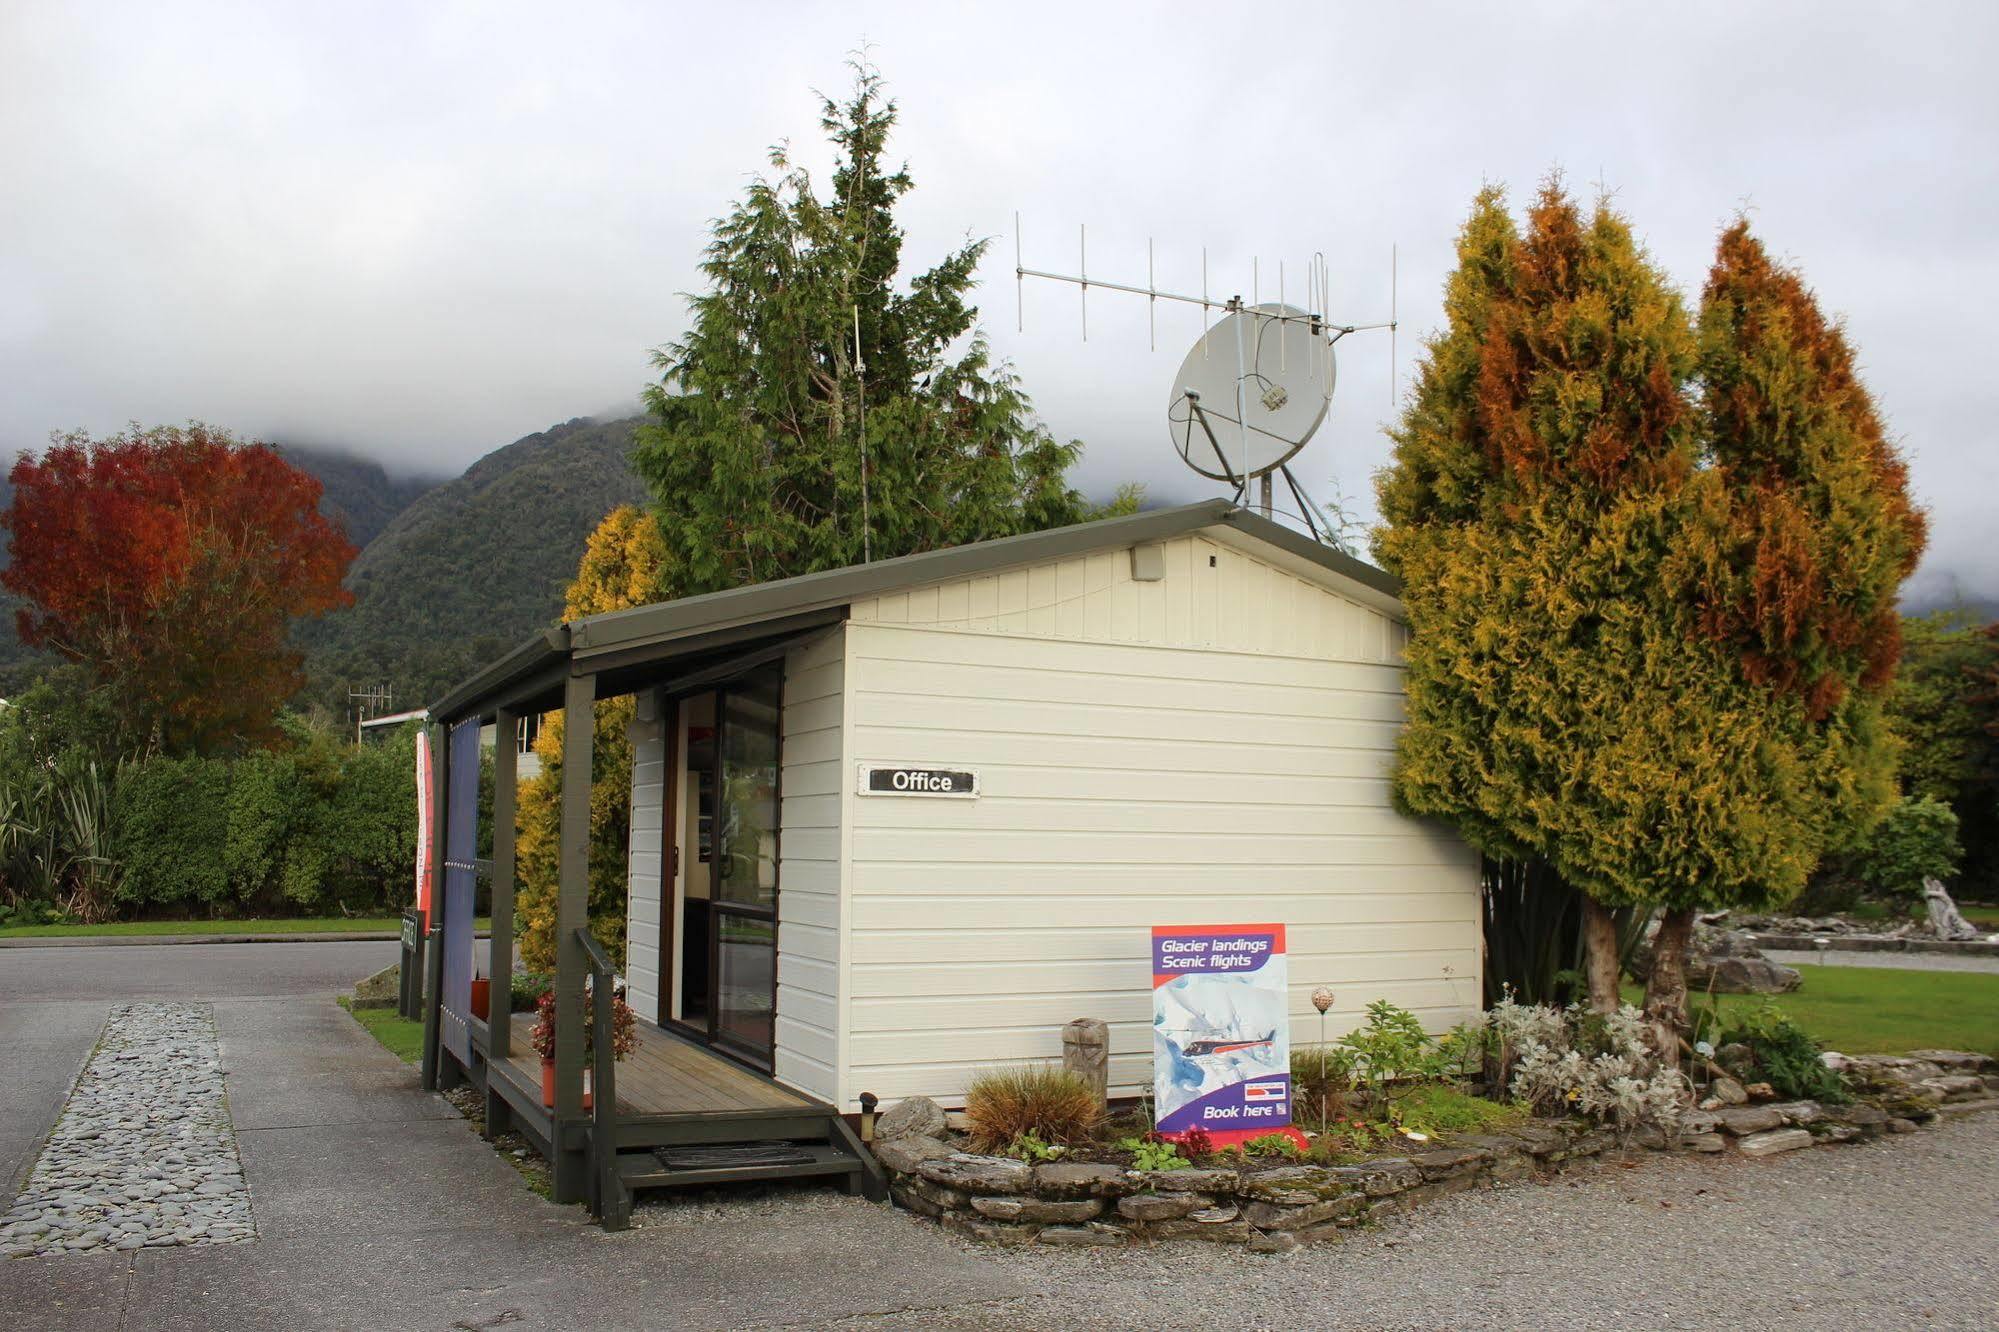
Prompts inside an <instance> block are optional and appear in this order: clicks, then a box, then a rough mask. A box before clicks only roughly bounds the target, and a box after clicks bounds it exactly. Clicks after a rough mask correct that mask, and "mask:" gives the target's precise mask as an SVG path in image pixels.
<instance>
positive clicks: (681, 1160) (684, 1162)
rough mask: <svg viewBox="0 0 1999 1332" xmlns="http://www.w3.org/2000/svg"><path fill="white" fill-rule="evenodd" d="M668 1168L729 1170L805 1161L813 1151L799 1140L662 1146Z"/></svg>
mask: <svg viewBox="0 0 1999 1332" xmlns="http://www.w3.org/2000/svg"><path fill="white" fill-rule="evenodd" d="M653 1155H654V1156H657V1157H658V1158H659V1163H660V1164H661V1165H663V1166H665V1167H666V1168H667V1169H668V1170H727V1169H731V1168H735V1167H742V1166H779V1165H805V1164H807V1163H809V1162H810V1161H811V1160H812V1151H811V1149H810V1148H808V1147H801V1146H799V1145H798V1144H797V1143H795V1142H723V1143H715V1144H713V1145H711V1146H705V1147H658V1148H655V1149H654V1150H653Z"/></svg>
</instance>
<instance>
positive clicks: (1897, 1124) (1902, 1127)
mask: <svg viewBox="0 0 1999 1332" xmlns="http://www.w3.org/2000/svg"><path fill="white" fill-rule="evenodd" d="M1888 1131H1889V1132H1890V1133H1914V1132H1915V1131H1916V1121H1915V1120H1913V1119H1901V1118H1894V1119H1890V1120H1889V1121H1888Z"/></svg>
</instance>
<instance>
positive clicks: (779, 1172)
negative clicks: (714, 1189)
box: [618, 1142, 866, 1189]
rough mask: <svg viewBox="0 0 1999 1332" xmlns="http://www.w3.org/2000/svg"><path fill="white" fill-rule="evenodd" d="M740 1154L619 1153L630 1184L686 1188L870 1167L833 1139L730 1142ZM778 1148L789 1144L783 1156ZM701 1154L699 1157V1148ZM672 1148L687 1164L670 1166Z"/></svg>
mask: <svg viewBox="0 0 1999 1332" xmlns="http://www.w3.org/2000/svg"><path fill="white" fill-rule="evenodd" d="M717 1146H718V1147H739V1148H741V1149H742V1151H741V1152H740V1153H735V1154H730V1155H723V1154H721V1153H719V1152H718V1151H717V1147H702V1148H699V1149H688V1148H669V1149H665V1150H662V1151H660V1152H657V1153H655V1152H620V1153H618V1178H619V1179H620V1180H621V1181H622V1182H623V1183H624V1185H625V1187H626V1188H628V1189H686V1188H700V1187H703V1186H705V1185H709V1184H738V1183H744V1182H748V1181H752V1180H759V1179H809V1178H813V1177H824V1176H835V1175H848V1176H851V1175H853V1174H854V1173H855V1172H856V1171H860V1170H865V1169H866V1167H865V1166H864V1165H863V1164H862V1162H861V1161H860V1159H859V1158H858V1157H856V1156H854V1155H853V1154H852V1153H850V1152H846V1151H843V1150H841V1149H840V1148H838V1147H835V1146H832V1145H831V1144H828V1143H818V1142H815V1143H796V1144H792V1143H780V1144H774V1143H767V1142H758V1143H728V1144H718V1145H717ZM773 1147H785V1148H788V1149H789V1150H788V1151H786V1152H785V1153H784V1155H783V1157H782V1159H780V1158H779V1157H778V1155H777V1153H775V1152H773V1151H772V1148H773ZM696 1151H698V1152H699V1153H701V1155H700V1156H696V1155H694V1152H696ZM669 1153H672V1154H673V1156H674V1157H675V1158H677V1159H679V1160H681V1161H683V1162H686V1163H685V1164H681V1165H669V1164H668V1163H667V1160H666V1159H665V1158H666V1157H667V1156H668V1154H669ZM704 1160H705V1163H700V1162H703V1161H704Z"/></svg>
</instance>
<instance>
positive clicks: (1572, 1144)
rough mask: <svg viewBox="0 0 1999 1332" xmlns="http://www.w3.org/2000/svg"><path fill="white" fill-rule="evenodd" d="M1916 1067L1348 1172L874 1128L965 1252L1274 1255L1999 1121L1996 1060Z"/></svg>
mask: <svg viewBox="0 0 1999 1332" xmlns="http://www.w3.org/2000/svg"><path fill="white" fill-rule="evenodd" d="M1922 1055H1923V1056H1924V1057H1912V1058H1890V1057H1885V1056H1868V1057H1861V1058H1851V1059H1849V1058H1846V1057H1844V1056H1836V1055H1835V1056H1828V1062H1831V1061H1833V1060H1838V1061H1839V1063H1838V1064H1837V1065H1836V1066H1837V1067H1840V1068H1841V1069H1842V1070H1843V1071H1845V1072H1846V1075H1847V1076H1848V1077H1849V1079H1851V1080H1853V1081H1855V1082H1856V1083H1858V1084H1860V1085H1862V1086H1863V1087H1865V1088H1867V1089H1868V1090H1867V1093H1866V1095H1865V1096H1864V1097H1863V1099H1860V1100H1857V1101H1856V1102H1854V1103H1853V1104H1851V1105H1839V1106H1834V1105H1821V1104H1820V1103H1818V1102H1816V1101H1783V1102H1768V1103H1765V1104H1760V1105H1739V1106H1731V1107H1728V1108H1726V1109H1721V1110H1714V1111H1695V1112H1692V1113H1690V1114H1689V1115H1688V1116H1687V1117H1686V1120H1685V1122H1684V1123H1683V1124H1682V1126H1681V1129H1680V1131H1679V1132H1678V1133H1677V1134H1675V1135H1673V1137H1672V1138H1671V1139H1670V1140H1669V1139H1668V1138H1667V1137H1666V1136H1665V1135H1663V1134H1661V1133H1660V1132H1659V1131H1658V1130H1656V1129H1653V1130H1640V1131H1638V1132H1637V1133H1634V1134H1631V1135H1629V1137H1628V1138H1625V1139H1622V1140H1620V1137H1619V1135H1617V1134H1615V1133H1612V1132H1610V1131H1608V1130H1606V1129H1603V1128H1600V1127H1598V1126H1596V1125H1594V1124H1590V1123H1586V1122H1583V1121H1581V1120H1533V1121H1529V1122H1528V1123H1526V1124H1523V1125H1521V1126H1519V1127H1517V1128H1513V1129H1509V1130H1507V1131H1505V1132H1500V1133H1487V1134H1462V1135H1458V1136H1455V1137H1452V1138H1451V1139H1449V1141H1448V1142H1446V1143H1444V1144H1442V1145H1439V1146H1436V1147H1434V1148H1431V1149H1428V1150H1424V1151H1415V1152H1409V1153H1405V1154H1404V1155H1401V1156H1393V1157H1382V1158H1380V1159H1377V1160H1370V1161H1364V1162H1360V1163H1357V1164H1354V1165H1341V1166H1322V1165H1311V1164H1283V1165H1277V1166H1275V1167H1273V1168H1269V1169H1261V1168H1254V1167H1245V1168H1240V1169H1238V1168H1236V1167H1232V1166H1231V1167H1221V1168H1194V1169H1187V1170H1171V1171H1139V1170H1128V1169H1126V1168H1124V1167H1123V1166H1120V1165H1114V1164H1099V1163H1094V1162H1082V1161H1074V1162H1072V1161H1055V1162H1047V1163H1043V1164H1040V1165H1031V1164H1029V1163H1028V1162H1025V1161H1020V1160H1016V1159H1014V1158H1012V1157H1005V1156H985V1155H979V1154H976V1153H971V1152H967V1151H963V1150H960V1149H959V1148H960V1147H961V1146H962V1144H959V1143H954V1142H952V1141H948V1140H947V1139H946V1138H945V1137H944V1136H943V1134H942V1131H941V1126H942V1121H943V1115H942V1113H941V1112H935V1113H934V1114H933V1113H930V1111H934V1107H929V1109H928V1110H926V1111H925V1112H923V1113H921V1114H903V1113H896V1112H892V1113H891V1116H885V1117H884V1118H883V1120H882V1121H881V1122H882V1124H883V1125H884V1126H885V1127H888V1128H890V1129H901V1128H903V1127H904V1126H905V1125H912V1126H913V1125H919V1124H920V1125H921V1126H922V1129H921V1130H919V1131H910V1132H903V1133H900V1134H898V1135H895V1136H890V1137H888V1138H887V1139H886V1140H884V1141H878V1142H877V1143H876V1144H875V1155H876V1156H877V1157H879V1158H880V1160H881V1163H882V1165H883V1166H884V1167H885V1168H886V1169H887V1171H888V1173H889V1179H890V1192H891V1195H892V1196H893V1197H894V1199H895V1201H896V1202H898V1203H900V1204H901V1205H902V1206H904V1207H906V1208H908V1209H910V1210H911V1211H914V1212H920V1213H922V1214H923V1215H925V1216H930V1217H934V1218H936V1219H937V1220H939V1221H940V1222H942V1223H943V1224H944V1225H946V1226H948V1227H949V1228H951V1229H952V1230H954V1231H956V1232H957V1233H959V1234H961V1235H964V1236H965V1237H967V1238H969V1239H974V1240H979V1241H982V1242H986V1243H992V1244H1053V1245H1074V1246H1099V1245H1104V1246H1108V1245H1123V1244H1132V1243H1143V1242H1152V1241H1160V1240H1205V1241H1208V1242H1210V1243H1220V1244H1241V1245H1244V1246H1246V1247H1247V1248H1248V1249H1249V1250H1250V1251H1251V1252H1258V1253H1283V1252H1286V1251H1289V1250H1291V1249H1295V1248H1297V1247H1298V1246H1299V1245H1300V1244H1306V1243H1311V1242H1313V1241H1317V1240H1323V1239H1329V1238H1332V1237H1335V1236H1337V1235H1338V1233H1339V1232H1340V1231H1342V1230H1344V1229H1347V1228H1349V1227H1352V1226H1355V1225H1359V1224H1362V1223H1363V1222H1365V1221H1367V1220H1368V1219H1370V1218H1372V1217H1377V1216H1381V1215H1383V1214H1385V1213H1391V1212H1397V1211H1403V1210H1406V1209H1408V1208H1411V1207H1416V1206H1419V1205H1421V1204H1422V1203H1424V1202H1427V1201H1428V1200H1430V1199H1432V1198H1437V1197H1441V1196H1444V1195H1446V1194H1451V1193H1460V1192H1463V1191H1464V1190H1466V1189H1474V1188H1489V1187H1491V1186H1492V1185H1494V1184H1500V1183H1505V1182H1508V1181H1511V1180H1517V1179H1523V1178H1527V1177H1529V1176H1532V1175H1537V1174H1541V1173H1543V1172H1546V1171H1550V1170H1555V1169H1559V1168H1560V1167H1561V1166H1562V1165H1563V1164H1564V1163H1566V1162H1570V1161H1575V1160H1582V1159H1588V1158H1590V1157H1595V1156H1599V1155H1601V1154H1602V1153H1604V1152H1605V1151H1608V1150H1618V1149H1628V1148H1639V1149H1652V1150H1667V1151H1695V1152H1727V1151H1732V1152H1734V1153H1736V1154H1737V1155H1740V1156H1750V1157H1755V1156H1770V1155H1774V1154H1776V1153H1778V1152H1786V1151H1792V1150H1795V1149H1797V1148H1800V1147H1812V1146H1818V1145H1821V1144H1826V1143H1836V1142H1850V1141H1856V1140H1860V1139H1865V1138H1876V1137H1880V1136H1882V1135H1883V1134H1887V1133H1909V1132H1914V1131H1915V1130H1916V1128H1917V1127H1918V1126H1919V1125H1920V1124H1923V1123H1927V1122H1932V1121H1934V1120H1935V1119H1937V1118H1938V1117H1939V1116H1941V1115H1952V1114H1964V1113H1971V1112H1974V1111H1978V1110H1986V1109H1995V1108H1999V1064H1995V1061H1993V1060H1991V1059H1988V1058H1985V1057H1984V1056H1982V1055H1966V1054H1960V1053H1957V1052H1952V1051H1927V1052H1922ZM909 1104H910V1103H908V1102H905V1103H904V1105H905V1106H907V1105H909ZM924 1104H925V1106H928V1103H927V1102H926V1103H924ZM903 1109H904V1107H903V1106H898V1107H897V1108H896V1110H897V1112H900V1111H902V1110H903Z"/></svg>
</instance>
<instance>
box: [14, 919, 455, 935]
mask: <svg viewBox="0 0 1999 1332" xmlns="http://www.w3.org/2000/svg"><path fill="white" fill-rule="evenodd" d="M490 923H491V922H490V921H489V920H488V919H487V918H486V917H485V916H480V917H479V918H478V919H477V920H475V921H474V922H473V924H474V925H475V927H476V928H478V929H481V930H483V929H485V928H486V927H487V926H488V925H489V924H490ZM402 926H403V920H402V917H401V916H291V917H282V918H279V919H276V920H121V921H112V922H110V923H108V924H104V925H6V926H0V939H94V938H99V937H115V936H118V935H141V936H144V935H167V934H333V933H341V934H344V933H354V932H360V931H372V932H377V933H379V932H381V931H387V932H388V933H390V934H394V933H396V932H397V931H399V930H401V929H402Z"/></svg>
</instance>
